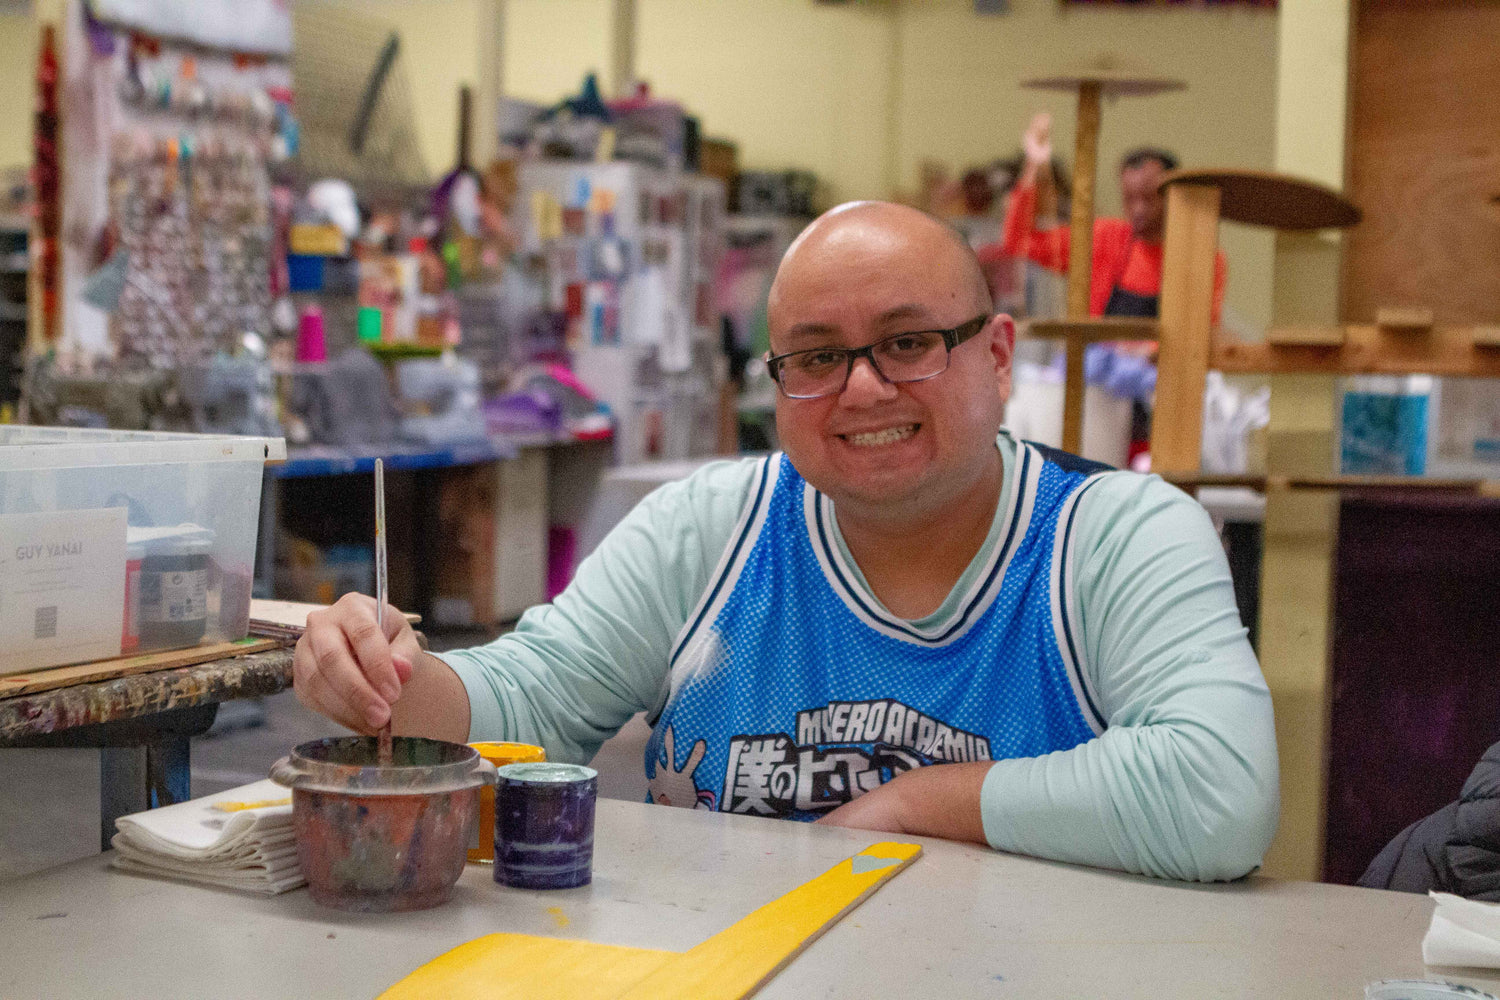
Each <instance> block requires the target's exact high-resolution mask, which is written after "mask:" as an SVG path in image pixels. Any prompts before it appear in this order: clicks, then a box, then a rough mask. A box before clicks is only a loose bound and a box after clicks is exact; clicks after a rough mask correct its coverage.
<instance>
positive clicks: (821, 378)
mask: <svg viewBox="0 0 1500 1000" xmlns="http://www.w3.org/2000/svg"><path fill="white" fill-rule="evenodd" d="M856 354H868V356H869V357H870V359H871V360H872V361H873V362H874V364H875V370H876V371H878V372H879V373H880V375H881V377H883V378H884V379H885V380H886V381H887V382H916V381H919V380H921V379H926V378H932V377H933V376H934V375H938V374H941V373H942V372H943V370H944V369H946V368H947V367H948V345H947V344H946V343H945V342H944V340H943V335H942V334H941V333H936V332H921V333H901V334H897V335H895V336H893V337H887V338H885V339H884V340H879V341H876V342H875V343H873V344H871V345H870V346H869V348H868V349H867V350H849V349H846V348H837V347H830V348H826V349H816V350H810V351H798V352H797V353H795V354H790V355H787V356H786V357H785V359H784V360H783V361H782V362H781V372H780V374H781V387H782V389H783V390H784V391H785V392H786V393H787V395H790V396H826V395H832V394H833V393H836V392H839V391H841V390H842V389H843V388H844V383H845V381H846V379H847V378H848V375H849V370H850V368H851V367H852V366H851V364H850V356H851V355H856Z"/></svg>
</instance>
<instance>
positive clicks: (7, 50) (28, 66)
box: [0, 14, 38, 169]
mask: <svg viewBox="0 0 1500 1000" xmlns="http://www.w3.org/2000/svg"><path fill="white" fill-rule="evenodd" d="M37 37H38V31H37V29H36V22H35V20H34V19H33V18H32V17H30V16H27V15H24V14H0V94H4V95H6V96H5V100H4V101H0V169H4V168H6V167H14V166H19V165H22V164H27V163H30V162H31V113H32V109H33V107H34V105H35V103H36V98H35V94H36V83H35V80H36V47H37Z"/></svg>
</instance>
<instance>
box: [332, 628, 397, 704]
mask: <svg viewBox="0 0 1500 1000" xmlns="http://www.w3.org/2000/svg"><path fill="white" fill-rule="evenodd" d="M340 624H341V625H342V627H343V634H344V636H345V637H346V638H347V641H348V644H349V646H350V648H352V649H353V651H354V659H355V660H356V662H357V663H358V664H359V668H360V672H361V673H362V674H363V675H364V679H365V681H366V682H367V683H368V684H369V686H370V687H371V688H373V689H374V691H375V692H376V693H377V694H379V696H380V697H381V698H383V699H385V701H386V702H387V703H390V702H393V701H395V700H396V699H397V698H399V697H401V681H400V679H399V678H398V677H397V676H396V668H395V666H394V665H392V663H391V643H390V640H389V639H388V638H386V636H385V635H382V634H381V631H380V626H378V625H376V624H375V619H374V617H372V616H369V615H354V614H351V615H348V616H346V617H345V618H344V619H343V620H342V621H341V622H340Z"/></svg>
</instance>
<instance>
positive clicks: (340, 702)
mask: <svg viewBox="0 0 1500 1000" xmlns="http://www.w3.org/2000/svg"><path fill="white" fill-rule="evenodd" d="M385 624H386V628H385V630H384V634H383V633H382V630H381V628H380V627H379V626H378V625H377V624H376V622H375V602H374V601H373V600H371V599H370V598H368V597H364V596H363V595H359V594H346V595H345V596H344V597H343V598H341V599H340V600H339V602H338V603H337V604H335V605H333V606H332V607H331V608H328V609H326V610H322V611H315V612H313V613H312V614H310V615H308V616H307V630H306V631H305V632H304V633H303V635H302V638H301V639H300V640H299V641H298V643H297V651H296V655H295V657H294V660H293V677H294V682H293V683H294V686H295V687H296V690H297V696H298V698H299V699H300V700H301V701H302V702H303V703H304V704H306V705H307V706H308V707H310V708H312V709H314V710H315V711H319V712H322V713H323V714H324V715H327V716H328V717H330V718H332V719H334V720H335V721H337V722H340V723H342V724H343V725H346V726H348V727H349V728H351V729H355V730H359V731H362V732H373V731H374V730H376V729H378V728H380V727H381V726H382V725H384V724H385V722H386V721H387V720H388V719H389V718H390V715H391V704H392V703H393V702H395V701H396V700H397V699H398V698H399V697H400V696H401V686H402V684H403V683H404V681H405V680H406V679H408V678H410V676H411V671H412V666H413V663H414V661H415V657H416V655H417V654H416V650H417V644H416V638H415V636H414V635H412V632H411V627H410V626H409V625H407V623H406V619H405V618H404V617H402V615H401V613H400V611H397V610H396V609H394V608H392V607H390V606H389V605H387V614H386V622H385ZM392 640H394V642H393V641H392ZM393 645H394V646H395V647H396V648H397V649H399V652H397V651H396V649H393ZM408 646H409V647H410V648H409V649H408V648H407V647H408Z"/></svg>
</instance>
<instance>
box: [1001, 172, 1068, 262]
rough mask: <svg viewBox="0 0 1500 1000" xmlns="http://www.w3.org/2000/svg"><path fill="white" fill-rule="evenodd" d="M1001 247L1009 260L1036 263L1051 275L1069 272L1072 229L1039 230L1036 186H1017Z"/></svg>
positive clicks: (1013, 190) (1008, 209) (1011, 196)
mask: <svg viewBox="0 0 1500 1000" xmlns="http://www.w3.org/2000/svg"><path fill="white" fill-rule="evenodd" d="M1001 246H1002V247H1003V248H1004V250H1005V252H1006V254H1008V255H1009V256H1011V257H1025V258H1027V259H1028V260H1033V261H1036V262H1037V263H1038V264H1040V265H1042V266H1043V267H1045V268H1047V269H1048V270H1049V271H1066V270H1067V269H1068V246H1069V240H1068V227H1067V226H1056V227H1054V228H1052V229H1047V230H1040V229H1037V228H1036V185H1035V184H1017V185H1016V186H1015V187H1014V188H1013V189H1011V194H1010V205H1009V207H1007V208H1006V210H1005V228H1004V236H1003V240H1002V242H1001Z"/></svg>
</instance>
